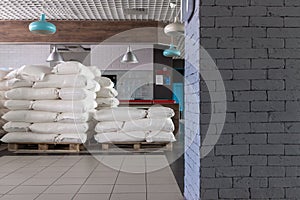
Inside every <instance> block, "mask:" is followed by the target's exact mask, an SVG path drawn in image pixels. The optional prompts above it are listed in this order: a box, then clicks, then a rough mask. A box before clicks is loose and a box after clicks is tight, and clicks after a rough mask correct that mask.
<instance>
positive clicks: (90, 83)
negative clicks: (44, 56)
mask: <svg viewBox="0 0 300 200" xmlns="http://www.w3.org/2000/svg"><path fill="white" fill-rule="evenodd" d="M96 84H97V82H95V81H94V80H90V79H88V78H87V77H86V76H83V75H74V74H70V75H56V74H48V75H46V76H45V78H44V80H43V81H38V82H35V83H34V85H33V87H34V88H86V89H90V88H94V87H96Z"/></svg>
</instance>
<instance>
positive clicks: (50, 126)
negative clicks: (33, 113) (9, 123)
mask: <svg viewBox="0 0 300 200" xmlns="http://www.w3.org/2000/svg"><path fill="white" fill-rule="evenodd" d="M29 128H30V130H31V131H32V132H37V133H57V134H62V133H85V132H87V131H88V130H89V124H88V123H58V122H57V123H34V124H32V125H30V126H29Z"/></svg>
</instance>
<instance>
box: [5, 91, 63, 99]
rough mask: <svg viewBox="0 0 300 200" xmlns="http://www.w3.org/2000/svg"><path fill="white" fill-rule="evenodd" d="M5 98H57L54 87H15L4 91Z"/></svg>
mask: <svg viewBox="0 0 300 200" xmlns="http://www.w3.org/2000/svg"><path fill="white" fill-rule="evenodd" d="M5 97H6V98H7V99H14V100H43V99H49V100H50V99H58V89H56V88H15V89H11V90H9V91H7V92H6V93H5Z"/></svg>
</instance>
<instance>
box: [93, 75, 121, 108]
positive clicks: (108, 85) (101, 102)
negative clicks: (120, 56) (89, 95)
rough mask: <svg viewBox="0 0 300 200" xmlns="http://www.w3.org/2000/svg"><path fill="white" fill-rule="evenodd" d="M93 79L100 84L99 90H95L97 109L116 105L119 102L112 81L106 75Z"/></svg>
mask: <svg viewBox="0 0 300 200" xmlns="http://www.w3.org/2000/svg"><path fill="white" fill-rule="evenodd" d="M95 80H96V81H97V82H98V83H99V84H100V86H101V89H100V91H99V92H97V99H96V101H97V104H98V107H97V109H103V108H115V107H118V105H119V104H120V102H119V100H118V99H117V98H116V96H118V92H117V91H116V90H115V89H114V83H113V82H112V81H111V80H110V79H109V78H107V77H96V78H95Z"/></svg>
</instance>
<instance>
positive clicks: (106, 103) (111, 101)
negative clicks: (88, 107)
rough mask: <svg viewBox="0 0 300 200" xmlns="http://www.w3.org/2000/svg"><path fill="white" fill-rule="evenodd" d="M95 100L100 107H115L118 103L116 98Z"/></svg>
mask: <svg viewBox="0 0 300 200" xmlns="http://www.w3.org/2000/svg"><path fill="white" fill-rule="evenodd" d="M96 102H97V104H98V106H100V107H105V106H109V107H117V106H118V105H119V104H120V102H119V100H118V99H117V98H97V99H96Z"/></svg>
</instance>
